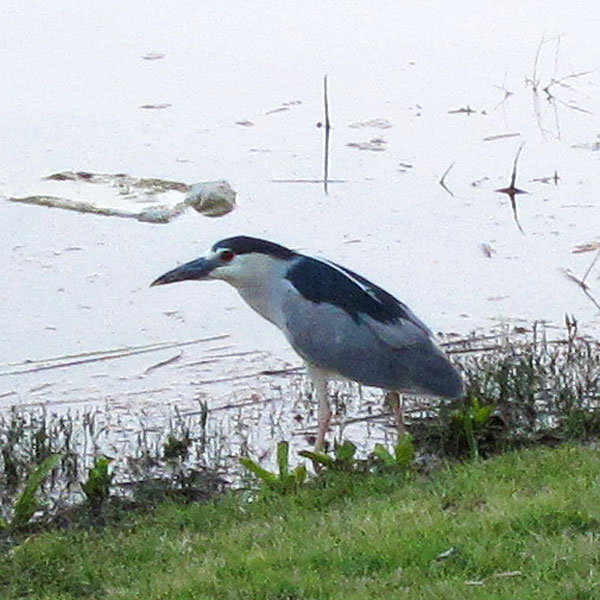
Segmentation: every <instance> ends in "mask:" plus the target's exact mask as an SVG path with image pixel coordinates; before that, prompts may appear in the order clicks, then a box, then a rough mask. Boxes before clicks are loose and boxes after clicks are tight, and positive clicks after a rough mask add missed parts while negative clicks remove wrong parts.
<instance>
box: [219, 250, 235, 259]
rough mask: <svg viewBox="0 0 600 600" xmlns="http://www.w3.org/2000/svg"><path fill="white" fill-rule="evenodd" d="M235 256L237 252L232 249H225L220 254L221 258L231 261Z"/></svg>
mask: <svg viewBox="0 0 600 600" xmlns="http://www.w3.org/2000/svg"><path fill="white" fill-rule="evenodd" d="M234 256H235V252H233V251H232V250H223V252H221V254H219V258H220V259H221V260H222V261H223V262H231V261H232V260H233V257H234Z"/></svg>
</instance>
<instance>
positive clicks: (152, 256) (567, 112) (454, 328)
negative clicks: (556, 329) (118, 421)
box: [0, 1, 600, 418]
mask: <svg viewBox="0 0 600 600" xmlns="http://www.w3.org/2000/svg"><path fill="white" fill-rule="evenodd" d="M4 12H5V15H4V17H3V20H2V23H1V24H0V33H1V35H2V39H3V52H2V55H1V56H0V66H1V69H2V73H3V77H4V86H3V89H4V92H3V110H2V111H0V123H1V126H2V130H3V131H4V132H5V136H4V144H3V145H2V147H1V148H0V158H1V159H0V165H2V166H1V167H0V193H1V194H3V195H4V196H25V195H34V194H50V193H55V194H61V193H62V194H65V195H68V197H70V198H73V199H79V200H85V201H92V202H96V203H98V204H106V203H111V202H115V198H116V202H120V201H121V200H122V199H121V198H119V195H118V192H117V191H116V190H111V189H110V188H102V187H94V186H91V185H90V184H85V183H80V184H77V183H76V184H69V186H68V187H65V184H64V183H58V182H47V181H42V178H43V177H45V176H47V175H49V174H51V173H53V172H57V171H62V170H75V171H78V170H83V171H94V172H102V173H128V174H130V175H133V176H138V177H158V178H164V179H170V180H175V181H183V182H186V183H190V184H191V183H194V182H196V181H207V180H218V179H226V180H228V181H229V182H230V183H231V185H232V186H233V187H234V189H235V190H236V191H237V192H238V203H239V207H238V208H237V209H236V210H235V211H233V212H232V213H230V214H228V215H226V216H224V217H222V218H219V219H209V218H206V217H203V216H201V215H198V214H193V213H186V214H184V215H183V216H182V217H180V218H178V219H176V220H174V221H173V222H171V223H169V224H167V225H157V224H146V223H139V222H136V221H130V220H120V219H116V218H107V217H100V216H93V215H84V214H78V213H71V212H68V211H61V210H58V209H45V208H40V207H34V206H22V205H16V204H13V203H10V202H8V201H5V200H3V201H0V216H1V218H2V222H3V225H4V227H3V229H4V232H5V233H4V243H3V244H2V245H1V246H0V256H1V260H2V261H3V264H4V265H5V267H4V269H3V270H4V274H5V275H4V285H3V286H2V289H1V291H0V310H2V314H3V315H4V319H3V327H2V331H1V332H0V363H3V366H2V371H0V402H1V403H3V405H4V406H8V405H12V404H16V405H28V404H32V403H33V404H37V403H43V404H48V405H50V406H81V405H82V404H85V405H89V404H97V405H102V406H107V407H108V408H109V409H110V410H115V411H122V412H124V413H127V414H134V415H136V414H138V413H139V412H140V411H144V410H145V411H148V412H149V413H151V414H154V415H156V416H157V417H158V416H159V415H160V413H161V410H162V409H163V408H164V406H165V404H168V405H172V404H177V405H181V406H184V407H191V406H193V405H194V403H195V402H196V400H197V398H199V397H201V398H204V399H208V400H209V401H210V403H211V406H213V407H214V406H220V405H222V404H225V405H227V404H229V403H231V402H232V401H233V402H243V401H245V400H247V399H248V398H252V397H255V395H258V396H257V397H261V395H262V396H264V395H265V394H268V393H270V392H269V390H272V389H273V388H274V387H275V388H276V387H277V386H283V390H284V391H283V392H280V394H281V395H283V396H285V394H286V393H288V392H287V391H286V390H288V391H290V389H291V390H292V391H293V389H294V385H296V384H294V385H292V387H291V388H289V378H284V379H281V378H277V377H266V376H258V375H257V373H259V372H260V371H262V370H264V369H274V368H281V367H288V366H299V365H300V361H299V359H298V358H297V357H296V356H295V355H294V354H293V352H292V351H291V350H290V349H289V348H288V346H287V344H286V343H285V341H284V340H283V339H282V337H281V335H280V334H279V332H278V331H276V330H275V329H274V328H273V327H272V326H271V325H269V324H267V323H265V322H264V321H262V320H261V319H260V317H258V316H257V315H255V314H253V313H252V312H251V311H250V310H249V309H248V308H247V307H246V306H245V305H243V303H242V301H241V300H240V299H239V298H238V297H237V296H236V293H235V292H234V291H233V290H232V289H229V288H228V287H227V286H225V285H224V284H220V283H212V284H210V285H208V284H205V285H200V284H196V283H189V284H180V285H173V286H167V287H164V288H154V289H149V288H148V284H149V283H150V282H151V281H152V280H153V279H154V278H156V277H157V276H158V275H160V274H161V273H163V272H165V271H167V270H169V269H171V268H173V267H174V266H175V265H177V264H178V263H181V262H184V261H187V260H190V259H192V258H195V257H197V256H199V255H200V254H202V253H203V252H204V250H205V249H206V248H207V247H209V246H210V245H211V244H212V243H213V242H214V241H216V240H218V239H220V238H222V237H226V236H229V235H235V234H240V233H245V234H251V235H257V236H259V237H266V238H269V239H272V240H275V241H278V242H280V243H283V244H285V245H288V246H291V247H294V248H298V249H301V250H303V251H306V252H309V253H314V254H320V255H323V256H327V257H328V258H331V259H333V260H335V261H336V262H340V263H342V264H344V265H347V266H348V267H350V268H352V269H355V270H356V271H358V272H359V273H363V274H365V275H366V276H367V277H369V278H370V279H372V280H373V281H374V282H376V283H378V284H380V285H382V286H383V287H385V288H386V289H388V290H389V291H391V292H392V293H394V294H395V295H397V296H398V297H399V298H401V299H402V300H403V301H405V302H406V303H407V304H409V306H411V307H412V308H413V310H414V311H415V312H416V313H417V315H419V316H420V317H421V318H422V319H423V320H424V321H425V322H426V323H428V324H429V325H430V326H431V327H432V329H434V330H435V331H441V332H446V333H452V332H454V333H458V334H466V333H468V332H469V331H472V330H474V329H482V330H487V329H488V328H490V327H491V326H492V325H493V324H494V323H496V322H498V321H508V322H510V323H514V324H516V325H525V326H527V325H528V324H530V323H531V322H532V321H533V320H535V319H544V320H547V321H549V322H550V323H554V324H561V323H562V320H563V315H564V314H565V313H569V314H574V315H575V316H576V317H577V318H578V320H579V322H580V324H581V327H582V328H583V329H584V330H587V331H589V332H592V333H594V334H597V332H598V328H599V325H600V319H599V315H598V310H597V308H596V307H595V306H594V304H593V303H592V301H591V300H590V299H589V298H588V297H587V296H586V295H585V294H584V293H583V291H582V290H581V288H580V287H578V286H577V285H576V284H575V283H574V282H573V281H571V280H569V279H568V278H567V277H566V275H565V273H564V270H565V269H569V270H570V271H571V272H572V273H573V274H574V275H575V276H577V277H579V278H582V277H583V276H584V274H585V273H586V270H587V269H588V267H589V266H590V264H591V263H592V260H593V258H594V256H595V254H594V253H593V252H588V253H580V254H574V253H573V250H574V248H575V247H576V246H577V245H579V244H582V243H587V242H592V241H598V239H599V233H598V223H599V222H600V214H599V213H600V201H599V199H598V198H599V197H600V195H599V193H598V192H599V191H600V190H599V185H600V184H599V180H598V176H597V173H598V159H599V156H600V153H599V152H598V148H599V147H600V143H599V140H600V124H599V122H598V116H597V115H598V111H599V109H600V96H599V93H598V92H599V89H598V83H599V80H600V72H598V71H596V69H597V68H598V67H600V65H599V64H598V56H599V55H600V41H599V40H598V36H597V23H598V22H600V7H599V6H598V5H597V4H596V3H589V4H587V5H586V6H583V5H582V4H581V3H580V4H578V5H577V10H576V9H575V8H574V7H573V5H572V4H568V3H564V4H560V3H558V4H556V3H555V4H553V5H552V6H550V7H549V6H548V5H547V4H546V3H541V2H529V3H526V5H523V4H522V3H515V2H506V3H491V2H477V3H475V2H465V3H461V8H460V10H449V9H448V7H447V3H443V2H432V3H427V4H425V5H421V4H419V5H418V6H417V5H414V6H403V5H402V4H399V3H395V2H381V3H377V4H373V3H370V2H353V3H346V2H331V3H327V6H323V5H322V3H319V2H303V3H300V5H299V6H290V7H288V8H286V9H283V8H281V7H275V6H274V5H273V4H271V3H262V4H258V3H250V4H248V5H244V6H242V5H240V4H239V3H237V2H225V3H220V4H219V5H218V6H217V5H210V4H208V5H206V4H205V3H202V4H199V3H197V2H183V3H180V4H178V8H177V10H175V9H174V8H173V7H172V6H171V5H169V4H168V3H167V4H165V3H159V2H138V1H132V2H128V3H126V4H125V5H123V4H121V3H116V2H105V3H102V5H101V6H97V7H93V8H90V7H89V6H85V7H84V6H83V5H81V3H77V2H61V3H60V4H59V5H53V4H48V3H41V2H40V3H30V4H27V5H24V4H22V3H17V2H8V3H7V4H6V7H5V11H4ZM325 74H327V75H328V78H329V103H330V111H331V121H332V126H333V129H332V131H331V140H330V166H329V176H330V178H331V179H332V180H335V181H332V182H331V183H330V184H329V186H328V191H329V193H328V194H325V193H324V190H323V185H322V184H321V183H310V182H305V181H306V180H309V181H310V180H319V179H321V178H322V177H323V129H322V128H319V127H317V123H318V122H320V121H322V120H323V88H322V86H323V82H322V78H323V75H325ZM544 88H546V91H544ZM147 106H154V107H155V108H144V107H147ZM472 111H473V112H472ZM506 134H518V135H510V136H508V137H507V136H506ZM521 145H522V146H523V150H522V152H521V155H520V157H519V163H518V169H517V178H516V186H517V187H519V188H521V189H523V190H526V191H527V192H528V194H527V195H520V196H517V198H516V203H517V209H518V218H519V222H520V225H521V226H522V230H523V231H520V230H519V228H518V227H517V224H516V223H515V221H514V219H513V214H512V211H511V206H510V200H509V198H508V197H507V196H506V195H503V194H499V193H497V192H495V191H494V190H496V189H498V188H503V187H508V186H509V184H510V176H511V170H512V168H513V160H514V158H515V155H516V153H517V151H518V149H519V147H520V146H521ZM369 148H370V149H369ZM451 165H452V168H451V169H450V171H448V173H447V175H446V177H445V180H444V181H445V184H446V186H447V188H448V189H447V190H446V189H444V188H443V187H442V186H441V185H440V183H439V181H440V178H441V177H442V175H443V174H444V173H445V172H446V171H447V169H448V168H449V167H450V166H451ZM555 174H557V176H558V177H555ZM294 180H301V181H294ZM448 190H449V191H448ZM450 192H451V193H450ZM123 202H126V201H125V200H123ZM126 208H127V207H126ZM599 274H600V264H599V265H598V266H597V268H596V269H595V270H592V271H591V273H590V274H589V275H588V278H587V279H586V283H587V284H589V286H590V293H591V294H592V295H595V294H597V296H598V298H600V284H599V282H598V275H599ZM220 334H223V335H226V336H227V338H226V339H220V340H218V341H210V342H206V343H199V344H197V345H192V346H187V347H184V348H181V349H169V350H161V351H157V352H153V353H150V354H135V355H133V356H130V357H127V358H119V359H114V360H104V361H100V362H91V363H86V364H82V365H79V366H70V367H64V368H61V369H51V370H45V371H41V372H34V373H27V374H16V375H7V374H6V373H7V372H9V371H13V370H15V368H14V367H11V366H8V365H7V363H17V365H19V364H22V363H23V362H24V361H28V360H39V359H45V358H49V357H55V356H63V355H68V354H78V353H82V352H90V351H100V350H110V349H114V348H121V347H126V346H142V345H146V344H150V343H154V342H162V341H179V342H181V341H185V340H194V339H197V338H201V337H210V336H214V335H220ZM171 359H172V360H171ZM165 361H167V364H164V365H162V366H161V365H160V363H162V362H165ZM199 362H200V364H198V363H199ZM154 365H158V366H157V368H155V369H152V368H150V367H152V366H154ZM149 368H150V369H149ZM18 369H22V367H18ZM232 378H233V379H232ZM290 393H291V391H290ZM290 418H291V417H290Z"/></svg>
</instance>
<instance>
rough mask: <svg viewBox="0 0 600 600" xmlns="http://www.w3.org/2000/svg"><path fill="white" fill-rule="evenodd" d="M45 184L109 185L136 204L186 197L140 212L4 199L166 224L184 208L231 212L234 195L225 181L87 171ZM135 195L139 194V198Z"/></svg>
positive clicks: (45, 199) (40, 198)
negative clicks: (176, 194) (178, 194)
mask: <svg viewBox="0 0 600 600" xmlns="http://www.w3.org/2000/svg"><path fill="white" fill-rule="evenodd" d="M44 179H45V180H46V181H62V182H84V183H92V184H96V185H102V184H104V185H109V186H111V187H115V188H117V189H118V190H119V195H120V196H126V197H127V199H133V200H135V201H136V202H144V201H149V200H153V199H152V197H153V196H154V195H157V194H164V193H167V192H181V193H187V195H186V197H185V199H184V200H183V201H182V202H178V203H176V204H174V205H167V204H159V205H158V204H157V205H152V206H147V207H145V208H142V209H141V210H126V209H123V208H120V207H110V206H108V207H107V206H97V205H95V204H93V203H92V202H87V201H82V200H72V199H70V198H64V197H62V196H54V195H40V194H37V195H33V196H26V197H22V198H15V197H8V198H7V200H10V201H11V202H18V203H21V204H34V205H37V206H45V207H47V208H62V209H63V210H72V211H76V212H82V213H91V214H95V215H101V216H105V217H121V218H125V219H136V220H138V221H141V222H145V223H169V222H170V221H172V220H173V219H174V218H175V217H178V216H179V215H181V214H183V213H184V212H185V211H186V209H187V208H188V207H190V206H191V207H192V208H194V209H195V210H196V211H197V212H199V213H201V214H203V215H206V216H208V217H220V216H223V215H225V214H227V213H229V212H231V211H232V210H233V209H234V208H235V196H236V193H235V191H234V190H233V189H232V188H231V186H230V185H229V184H228V183H227V182H226V181H207V182H202V183H196V184H193V185H188V184H186V183H182V182H180V181H170V180H168V179H158V178H154V177H132V176H130V175H127V174H125V173H117V174H115V175H110V174H107V173H90V172H87V171H61V172H58V173H52V174H51V175H48V176H47V177H44ZM139 191H142V192H143V196H142V197H140V194H139Z"/></svg>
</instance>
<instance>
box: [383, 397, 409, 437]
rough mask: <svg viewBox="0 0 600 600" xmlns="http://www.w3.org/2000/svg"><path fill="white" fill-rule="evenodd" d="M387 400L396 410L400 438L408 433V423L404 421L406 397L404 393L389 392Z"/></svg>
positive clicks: (395, 415)
mask: <svg viewBox="0 0 600 600" xmlns="http://www.w3.org/2000/svg"><path fill="white" fill-rule="evenodd" d="M386 400H387V402H389V404H390V405H391V407H392V410H393V411H394V417H395V420H396V430H397V431H398V438H401V437H402V436H404V435H406V423H405V422H404V399H403V398H402V394H400V393H399V392H387V394H386Z"/></svg>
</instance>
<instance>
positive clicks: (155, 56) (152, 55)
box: [142, 52, 165, 60]
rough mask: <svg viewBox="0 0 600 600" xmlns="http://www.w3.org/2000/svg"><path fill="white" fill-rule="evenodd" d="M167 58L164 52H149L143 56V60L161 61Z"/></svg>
mask: <svg viewBox="0 0 600 600" xmlns="http://www.w3.org/2000/svg"><path fill="white" fill-rule="evenodd" d="M164 57H165V55H164V54H163V53H162V52H148V53H147V54H144V55H143V56H142V60H161V59H163V58H164Z"/></svg>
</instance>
